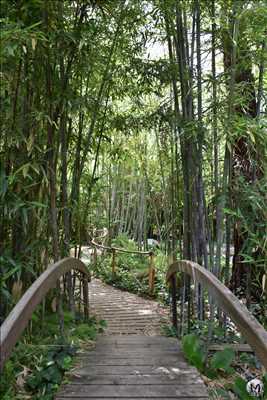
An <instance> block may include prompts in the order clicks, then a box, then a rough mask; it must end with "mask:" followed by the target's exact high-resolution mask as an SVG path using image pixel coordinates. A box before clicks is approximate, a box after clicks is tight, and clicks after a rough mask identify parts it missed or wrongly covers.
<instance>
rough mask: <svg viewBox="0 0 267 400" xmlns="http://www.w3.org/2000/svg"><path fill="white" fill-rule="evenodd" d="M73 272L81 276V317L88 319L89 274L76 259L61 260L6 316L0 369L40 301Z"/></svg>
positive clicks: (50, 268) (35, 283) (0, 328)
mask: <svg viewBox="0 0 267 400" xmlns="http://www.w3.org/2000/svg"><path fill="white" fill-rule="evenodd" d="M71 270H75V271H79V272H81V274H82V281H83V301H84V314H85V318H86V319H87V318H88V316H89V296H88V281H89V280H90V274H89V272H88V270H87V268H86V267H85V265H84V264H83V263H82V262H81V261H80V260H78V259H76V258H64V259H62V260H60V261H58V262H56V263H55V264H52V265H50V266H49V267H48V268H47V269H46V270H45V271H44V272H43V273H42V275H41V276H40V277H39V278H38V279H37V280H36V281H35V282H34V283H33V284H32V285H31V286H30V288H29V289H28V290H27V291H26V292H25V293H24V295H23V296H22V298H21V299H20V300H19V302H18V303H17V304H16V306H15V307H14V308H13V310H12V311H11V312H10V314H9V315H8V317H7V318H6V319H5V321H4V322H3V324H2V325H1V327H0V330H1V335H0V349H1V351H0V369H1V370H2V368H3V366H4V364H5V362H6V361H7V359H8V358H9V356H10V354H11V352H12V349H13V347H14V346H15V344H16V342H17V341H18V339H19V338H20V336H21V334H22V333H23V331H24V329H25V328H26V326H27V324H28V321H29V320H30V319H31V316H32V314H33V312H34V310H35V308H36V307H37V306H38V304H40V302H41V301H42V300H43V299H44V297H45V295H46V294H47V292H48V291H49V290H50V289H52V288H54V287H55V286H56V283H57V280H58V279H59V278H60V277H61V276H62V275H64V274H66V273H67V272H69V271H71Z"/></svg>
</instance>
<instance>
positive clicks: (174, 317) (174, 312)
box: [171, 275, 178, 332]
mask: <svg viewBox="0 0 267 400" xmlns="http://www.w3.org/2000/svg"><path fill="white" fill-rule="evenodd" d="M171 292H172V326H173V327H174V329H175V331H176V332H177V328H178V324H177V301H176V276H175V275H173V276H172V277H171Z"/></svg>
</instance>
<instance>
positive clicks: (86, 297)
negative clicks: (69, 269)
mask: <svg viewBox="0 0 267 400" xmlns="http://www.w3.org/2000/svg"><path fill="white" fill-rule="evenodd" d="M83 310H84V319H85V321H88V319H89V293H88V278H87V276H86V275H85V274H83Z"/></svg>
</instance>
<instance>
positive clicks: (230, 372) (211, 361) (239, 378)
mask: <svg viewBox="0 0 267 400" xmlns="http://www.w3.org/2000/svg"><path fill="white" fill-rule="evenodd" d="M182 348H183V352H184V354H185V356H186V358H187V360H188V361H189V363H190V364H192V365H194V366H195V367H196V368H197V369H198V370H199V371H200V372H201V374H202V375H203V376H205V377H206V379H205V381H206V383H208V386H209V395H210V398H211V399H214V400H215V399H225V400H231V399H239V400H252V399H255V397H253V396H252V395H250V394H248V392H247V390H246V385H247V381H248V380H250V379H252V377H257V378H259V379H260V380H261V381H262V382H263V384H264V388H265V390H264V394H263V395H262V396H261V397H257V398H259V399H265V400H266V399H267V374H265V375H263V376H262V374H261V371H260V370H259V369H258V365H257V360H256V358H255V356H253V355H252V354H247V353H241V354H237V353H236V352H235V351H234V350H233V349H232V348H231V347H229V345H228V346H227V344H225V348H224V349H223V350H221V351H217V352H215V353H213V354H208V353H207V345H206V343H205V342H204V341H203V340H201V339H200V338H199V336H197V335H195V334H189V335H185V336H184V337H183V338H182ZM248 371H250V372H249V373H250V375H251V378H250V379H245V378H246V374H248ZM259 375H260V376H259Z"/></svg>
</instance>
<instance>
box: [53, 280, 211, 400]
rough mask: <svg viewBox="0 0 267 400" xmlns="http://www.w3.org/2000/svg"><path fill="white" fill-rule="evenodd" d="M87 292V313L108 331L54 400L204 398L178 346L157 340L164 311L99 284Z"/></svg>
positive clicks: (196, 375) (80, 360) (171, 341)
mask: <svg viewBox="0 0 267 400" xmlns="http://www.w3.org/2000/svg"><path fill="white" fill-rule="evenodd" d="M89 290H90V301H91V312H95V313H96V314H97V315H98V316H100V317H101V318H103V319H106V320H107V322H108V328H107V330H106V332H105V334H104V335H102V336H100V337H99V338H98V340H97V342H96V346H95V348H94V349H93V350H88V351H84V352H82V353H81V354H80V355H79V357H78V358H77V363H76V365H77V367H76V368H75V369H74V371H73V374H72V376H71V378H70V383H68V384H66V385H65V386H62V388H61V390H60V392H59V393H58V395H57V397H56V400H67V399H68V400H69V399H75V400H86V399H87V400H96V399H98V400H100V399H103V400H104V399H106V400H108V399H109V400H111V399H112V400H119V399H120V400H123V399H124V400H130V399H139V400H145V399H149V400H160V399H162V400H170V399H183V400H207V399H208V395H207V391H206V388H205V386H204V383H203V381H202V380H201V378H200V375H199V373H198V372H197V370H196V368H194V367H191V366H189V365H188V363H187V362H186V360H185V358H184V356H183V354H182V352H181V348H180V344H179V342H178V341H177V340H176V339H174V338H167V337H164V336H159V335H160V326H161V323H162V318H163V319H166V315H165V313H164V309H162V308H161V307H160V306H159V305H158V304H157V303H156V302H154V301H151V300H145V299H143V298H141V297H138V296H136V295H133V294H130V293H127V292H122V291H120V290H118V289H114V288H113V287H110V286H108V285H105V284H103V283H101V282H100V281H99V280H93V281H92V283H91V284H90V288H89Z"/></svg>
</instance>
